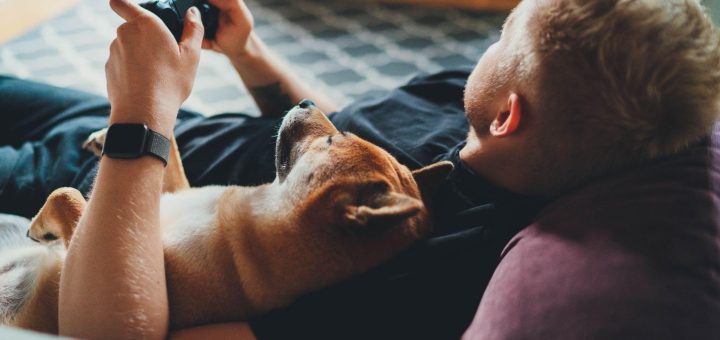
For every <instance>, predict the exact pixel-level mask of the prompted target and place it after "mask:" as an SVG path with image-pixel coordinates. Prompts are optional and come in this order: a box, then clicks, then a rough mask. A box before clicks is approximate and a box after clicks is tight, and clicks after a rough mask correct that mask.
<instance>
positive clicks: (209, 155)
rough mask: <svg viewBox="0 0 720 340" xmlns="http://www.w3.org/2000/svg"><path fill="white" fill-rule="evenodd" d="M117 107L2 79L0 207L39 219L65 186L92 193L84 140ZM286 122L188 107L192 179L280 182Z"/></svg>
mask: <svg viewBox="0 0 720 340" xmlns="http://www.w3.org/2000/svg"><path fill="white" fill-rule="evenodd" d="M109 112H110V104H109V103H108V101H107V99H106V98H104V97H99V96H95V95H92V94H88V93H84V92H80V91H75V90H71V89H64V88H58V87H54V86H50V85H46V84H40V83H35V82H29V81H25V80H19V79H16V78H11V77H3V76H0V212H2V213H10V214H15V215H20V216H25V217H31V216H33V215H34V214H36V213H37V212H38V210H39V209H40V207H42V205H43V203H44V202H45V199H46V198H47V196H48V195H49V194H50V193H51V192H52V191H53V190H55V189H57V188H59V187H64V186H70V187H74V188H77V189H79V190H80V191H81V192H83V193H85V194H88V193H89V192H90V190H91V187H92V183H93V180H94V174H95V171H96V168H97V164H98V158H97V157H96V156H95V155H94V154H92V153H90V152H88V151H85V150H82V148H81V145H82V143H83V141H84V140H85V139H86V138H87V137H88V135H89V134H91V133H92V132H94V131H97V130H99V129H102V128H104V127H106V126H107V119H108V113H109ZM278 122H279V121H278V119H270V118H254V117H249V116H246V115H242V114H224V115H218V116H214V117H211V118H205V117H202V116H201V115H199V114H197V113H194V112H189V111H185V110H181V111H180V112H179V114H178V120H177V125H176V128H175V136H176V139H177V141H178V145H179V146H180V151H181V154H183V164H184V166H185V170H186V173H187V175H188V179H189V180H190V182H191V184H192V185H194V186H201V185H209V184H220V185H228V184H244V185H254V184H259V183H262V182H269V181H272V179H273V178H274V165H273V161H272V159H273V153H274V135H275V129H276V127H277V125H278Z"/></svg>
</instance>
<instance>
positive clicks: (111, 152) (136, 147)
mask: <svg viewBox="0 0 720 340" xmlns="http://www.w3.org/2000/svg"><path fill="white" fill-rule="evenodd" d="M147 130H148V128H147V126H145V125H144V124H113V125H112V126H110V128H109V129H108V132H107V136H106V137H105V146H104V147H103V154H104V155H108V156H110V157H111V158H137V157H140V156H141V155H142V154H143V151H144V150H143V149H144V148H145V138H146V137H147Z"/></svg>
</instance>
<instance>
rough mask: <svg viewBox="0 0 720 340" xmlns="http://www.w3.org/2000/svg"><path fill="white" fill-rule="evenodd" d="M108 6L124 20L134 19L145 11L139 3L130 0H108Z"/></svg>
mask: <svg viewBox="0 0 720 340" xmlns="http://www.w3.org/2000/svg"><path fill="white" fill-rule="evenodd" d="M110 8H112V10H113V11H114V12H115V13H117V15H119V16H120V17H122V18H123V19H125V21H129V20H132V19H135V18H137V17H138V16H140V15H143V14H144V13H145V11H144V10H143V9H142V7H140V5H138V4H136V3H134V2H132V1H131V0H110Z"/></svg>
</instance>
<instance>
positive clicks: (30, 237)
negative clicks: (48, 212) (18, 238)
mask: <svg viewBox="0 0 720 340" xmlns="http://www.w3.org/2000/svg"><path fill="white" fill-rule="evenodd" d="M25 236H27V238H29V239H31V240H33V241H35V242H40V241H38V240H37V239H36V238H34V237H32V236H31V235H30V229H28V231H27V233H25Z"/></svg>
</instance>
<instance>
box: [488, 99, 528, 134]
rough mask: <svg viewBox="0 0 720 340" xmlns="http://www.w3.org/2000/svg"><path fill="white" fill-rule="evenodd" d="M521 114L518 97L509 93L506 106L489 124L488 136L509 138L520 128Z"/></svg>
mask: <svg viewBox="0 0 720 340" xmlns="http://www.w3.org/2000/svg"><path fill="white" fill-rule="evenodd" d="M522 114H523V111H522V106H521V105H520V96H519V95H518V94H517V93H514V92H512V93H510V97H508V102H507V106H505V109H504V110H503V111H502V112H500V113H498V115H497V116H496V117H495V120H493V122H492V124H490V134H492V135H493V136H495V137H507V136H510V135H511V134H513V133H514V132H515V131H516V130H517V128H518V126H520V120H521V118H522Z"/></svg>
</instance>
